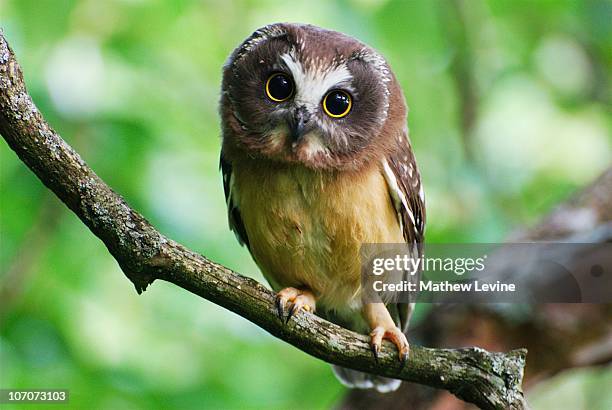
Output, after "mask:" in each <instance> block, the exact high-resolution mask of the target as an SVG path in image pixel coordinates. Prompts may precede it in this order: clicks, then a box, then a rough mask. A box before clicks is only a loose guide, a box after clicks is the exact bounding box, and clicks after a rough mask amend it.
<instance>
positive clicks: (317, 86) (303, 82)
mask: <svg viewBox="0 0 612 410" xmlns="http://www.w3.org/2000/svg"><path fill="white" fill-rule="evenodd" d="M281 59H282V60H283V61H284V62H285V64H286V65H287V68H288V69H289V71H291V75H292V76H293V81H294V82H295V89H296V95H295V100H296V101H297V102H300V103H302V104H305V105H306V106H309V107H311V108H313V107H316V106H318V105H319V104H320V102H321V99H323V96H324V95H325V93H326V92H327V91H329V90H330V89H331V88H333V87H342V88H345V89H347V90H349V91H351V88H350V83H349V82H350V81H351V79H352V78H353V77H352V76H351V73H350V71H349V70H348V67H347V66H346V64H345V63H340V64H338V65H337V66H336V65H333V64H332V65H329V66H323V61H321V60H319V59H315V60H314V61H311V62H310V63H311V64H309V65H310V67H309V68H308V69H306V68H305V67H304V66H303V65H302V63H301V62H300V61H298V59H297V58H296V57H295V54H294V53H293V52H289V53H285V54H283V55H281Z"/></svg>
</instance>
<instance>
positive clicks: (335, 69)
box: [220, 24, 425, 392]
mask: <svg viewBox="0 0 612 410" xmlns="http://www.w3.org/2000/svg"><path fill="white" fill-rule="evenodd" d="M221 92H222V94H221V103H220V112H221V118H222V133H223V141H222V150H221V171H222V174H223V183H224V188H225V196H226V200H227V208H228V214H229V224H230V228H231V229H232V230H233V231H234V232H235V233H236V236H237V237H238V240H239V241H240V242H241V243H242V244H244V245H245V246H246V247H247V248H248V249H249V251H250V253H251V255H252V256H253V259H254V260H255V262H256V263H257V265H258V266H259V268H260V269H261V271H262V273H263V275H264V276H265V278H266V279H267V280H268V282H269V283H270V285H271V286H272V288H273V289H274V291H276V292H277V308H278V313H279V315H280V318H281V320H284V321H286V323H288V322H289V320H290V319H291V317H292V315H294V314H295V313H296V312H298V311H300V310H303V311H309V312H315V310H316V312H317V314H319V315H320V316H322V317H324V318H326V319H328V320H330V321H332V322H334V323H337V324H339V325H341V326H344V327H346V328H348V329H351V330H354V331H357V332H361V333H367V332H369V333H370V337H371V346H372V350H373V352H374V355H377V353H378V351H379V350H380V348H381V343H382V340H383V339H388V340H390V341H391V342H393V343H394V344H395V345H396V346H397V349H398V351H399V356H400V360H402V361H405V360H407V358H408V352H409V346H408V341H407V339H406V336H405V333H404V332H405V331H406V330H407V327H408V322H409V320H410V316H411V314H412V311H413V308H414V303H386V304H385V303H383V302H380V303H365V302H364V301H363V300H362V297H361V296H362V294H361V293H362V292H361V264H360V247H361V245H362V244H363V243H407V244H409V245H411V246H414V247H416V248H418V249H419V252H420V249H422V246H421V245H422V243H423V231H424V225H425V207H424V194H423V189H422V186H421V181H420V175H419V171H418V169H417V165H416V162H415V159H414V155H413V152H412V148H411V146H410V142H409V139H408V130H407V124H406V116H407V109H406V104H405V101H404V95H403V93H402V90H401V88H400V86H399V84H398V82H397V80H396V78H395V76H394V75H393V73H392V71H391V69H390V68H389V65H388V64H387V62H386V61H385V59H384V58H383V57H382V56H381V55H380V54H379V53H378V52H376V51H375V50H373V49H372V48H370V47H368V46H367V45H365V44H363V43H361V42H359V41H357V40H355V39H354V38H352V37H349V36H346V35H344V34H341V33H338V32H335V31H330V30H325V29H322V28H318V27H315V26H311V25H303V24H272V25H269V26H266V27H263V28H261V29H259V30H257V31H255V32H254V33H253V34H252V35H251V36H250V37H249V38H247V39H246V40H245V41H244V42H243V43H242V44H241V45H240V46H239V47H238V48H237V49H236V50H235V51H234V52H233V53H232V54H231V56H230V57H229V60H228V62H227V63H226V65H225V66H224V69H223V84H222V90H221ZM334 372H335V374H336V375H337V376H338V378H339V379H340V380H341V381H342V382H343V383H344V384H346V385H348V386H349V387H357V388H376V389H377V390H378V391H381V392H384V391H391V390H395V389H396V388H397V387H399V384H400V381H399V380H393V379H388V378H384V377H380V376H375V375H371V374H367V373H363V372H359V371H355V370H350V369H345V368H341V367H338V366H334Z"/></svg>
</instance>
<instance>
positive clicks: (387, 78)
mask: <svg viewBox="0 0 612 410" xmlns="http://www.w3.org/2000/svg"><path fill="white" fill-rule="evenodd" d="M223 74H224V75H223V89H222V100H221V109H222V115H224V127H225V129H224V144H225V145H226V146H227V145H229V148H235V149H238V150H243V151H244V152H247V153H248V154H249V155H251V156H260V157H263V158H267V159H270V160H274V161H282V162H291V163H296V162H297V163H301V164H303V165H305V166H307V167H309V168H315V169H328V170H333V169H346V168H351V167H356V166H357V165H358V164H359V163H360V161H361V162H363V161H366V160H368V159H369V158H370V157H371V156H372V155H369V152H370V151H374V147H375V146H376V145H377V144H380V143H381V142H380V141H379V140H382V139H381V138H380V137H379V135H380V134H381V131H382V130H383V127H384V126H385V124H386V123H387V120H388V119H389V118H390V117H391V115H390V110H389V106H390V99H391V98H392V91H391V90H390V87H391V86H392V85H394V84H395V80H394V78H393V76H392V74H391V73H390V70H389V68H388V66H387V64H386V62H385V61H384V59H383V58H382V57H381V56H380V55H379V54H378V53H377V52H375V51H374V50H372V49H371V48H369V47H367V46H365V45H364V44H362V43H360V42H359V41H357V40H355V39H353V38H351V37H348V36H346V35H344V34H341V33H337V32H334V31H328V30H324V29H320V28H318V27H314V26H308V25H297V24H275V25H271V26H266V27H264V28H262V29H260V30H257V31H256V32H255V33H254V34H253V35H252V36H251V37H249V38H248V39H247V40H246V41H245V42H244V43H243V44H242V45H241V46H239V47H238V48H237V49H236V50H235V51H234V53H233V54H232V56H231V57H230V59H229V61H228V63H227V65H226V66H225V68H224V73H223ZM402 104H403V102H402ZM399 115H400V116H402V115H405V111H404V112H402V110H399ZM396 117H397V115H396ZM232 124H233V126H231V125H232ZM228 128H231V129H228ZM378 148H380V147H378ZM378 151H380V149H379V150H378Z"/></svg>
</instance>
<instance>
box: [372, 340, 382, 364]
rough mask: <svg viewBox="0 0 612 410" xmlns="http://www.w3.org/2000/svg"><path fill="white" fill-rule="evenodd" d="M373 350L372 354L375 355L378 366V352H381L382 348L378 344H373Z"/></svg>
mask: <svg viewBox="0 0 612 410" xmlns="http://www.w3.org/2000/svg"><path fill="white" fill-rule="evenodd" d="M370 347H371V348H372V353H374V361H375V362H376V364H378V352H379V350H380V346H379V345H376V344H372V345H371V346H370Z"/></svg>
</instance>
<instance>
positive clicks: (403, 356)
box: [363, 303, 410, 363]
mask: <svg viewBox="0 0 612 410" xmlns="http://www.w3.org/2000/svg"><path fill="white" fill-rule="evenodd" d="M363 315H364V317H365V319H366V320H367V322H368V324H369V325H370V329H372V332H371V333H370V338H371V339H370V345H371V346H372V351H373V352H374V358H375V359H376V360H378V353H379V352H380V348H381V345H382V341H383V340H384V339H387V340H390V341H391V342H393V344H394V345H395V346H397V350H398V352H399V358H400V361H401V362H402V363H405V362H406V360H408V353H409V351H410V346H409V345H408V339H406V335H405V334H404V333H403V332H402V331H401V330H400V328H398V327H397V326H396V325H395V323H394V322H393V319H392V318H391V315H390V314H389V311H388V310H387V307H386V306H385V304H384V303H366V304H365V306H364V308H363Z"/></svg>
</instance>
